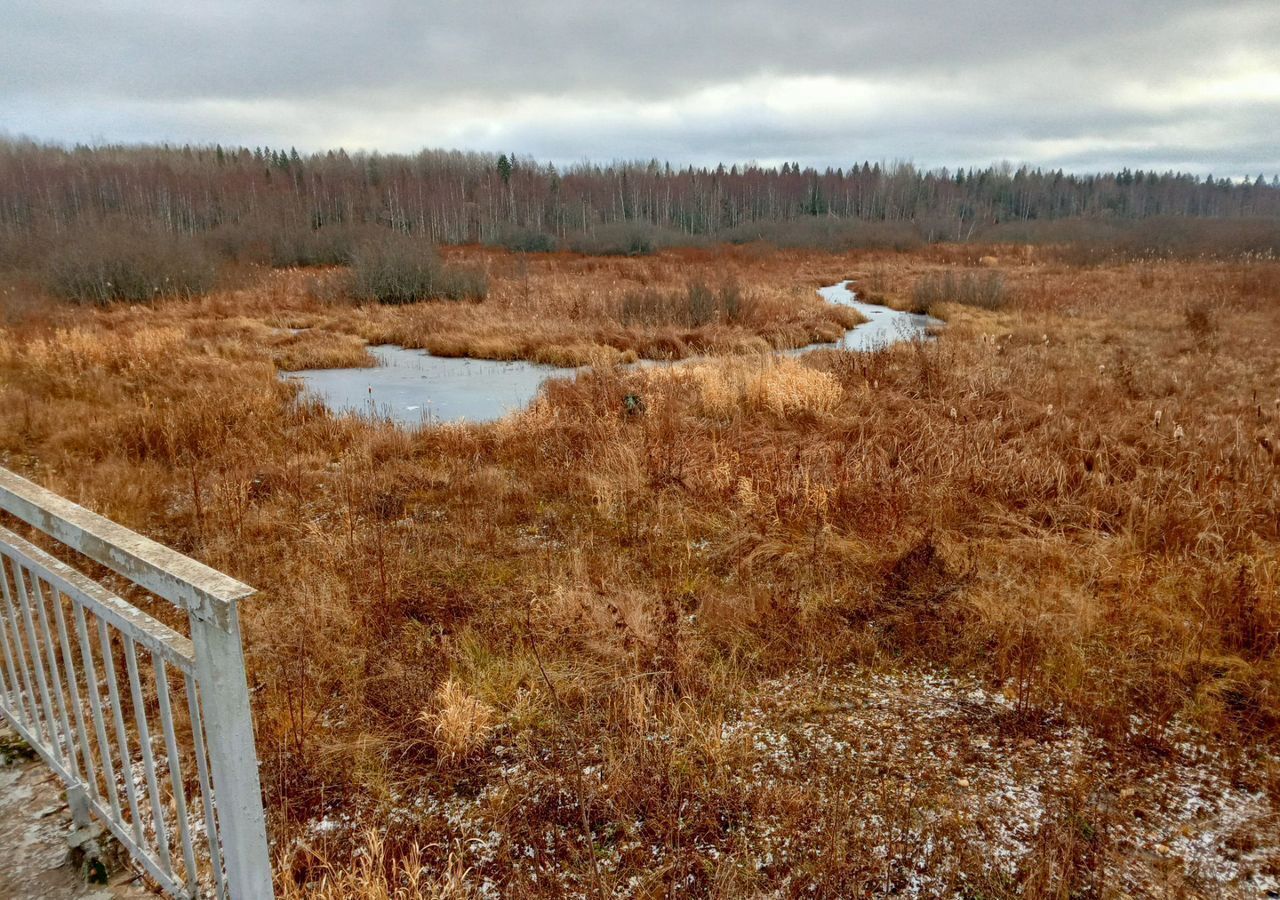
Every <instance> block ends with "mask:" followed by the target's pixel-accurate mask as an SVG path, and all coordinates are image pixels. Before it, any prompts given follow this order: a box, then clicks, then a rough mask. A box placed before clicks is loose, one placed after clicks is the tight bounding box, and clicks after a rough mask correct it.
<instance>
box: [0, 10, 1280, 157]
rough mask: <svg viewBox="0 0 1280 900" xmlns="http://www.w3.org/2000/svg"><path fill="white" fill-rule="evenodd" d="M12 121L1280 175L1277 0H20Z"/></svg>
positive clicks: (284, 141) (231, 135) (157, 137)
mask: <svg viewBox="0 0 1280 900" xmlns="http://www.w3.org/2000/svg"><path fill="white" fill-rule="evenodd" d="M0 22H3V26H2V28H0V31H2V32H3V34H0V133H7V134H8V135H10V136H29V137H34V138H38V139H45V140H56V141H63V142H104V141H105V142H117V141H125V142H137V141H170V142H180V143H181V142H192V143H197V142H198V143H213V142H221V143H223V144H246V145H249V146H253V145H259V144H268V145H271V146H286V147H287V146H291V145H292V146H297V147H298V149H299V150H316V149H326V148H329V147H335V146H344V147H346V148H348V149H355V148H362V149H378V150H384V151H406V150H415V149H417V148H420V147H455V148H464V149H477V150H493V151H499V150H501V151H516V152H519V153H520V154H521V155H534V156H537V157H539V158H543V159H550V160H552V161H555V162H561V163H563V162H570V161H575V160H581V159H583V158H591V159H594V160H602V161H607V160H612V159H619V158H626V159H632V158H644V159H648V158H651V157H657V158H659V159H665V160H670V161H672V162H673V163H682V162H692V163H715V162H720V161H723V162H745V161H748V160H757V161H760V162H763V163H775V162H782V161H784V160H798V161H801V162H804V163H807V164H813V165H817V166H824V165H848V164H849V163H850V162H851V161H854V160H863V159H871V160H886V161H892V160H910V161H914V162H915V163H917V164H918V165H922V166H927V167H933V166H943V165H946V166H956V165H982V164H986V163H989V162H992V161H996V160H1006V159H1007V160H1011V161H1013V162H1015V163H1018V162H1029V163H1032V164H1035V165H1043V166H1052V167H1063V168H1066V169H1069V170H1076V171H1088V170H1100V169H1111V168H1118V167H1122V166H1130V167H1141V168H1159V169H1165V168H1175V169H1181V170H1184V171H1195V172H1199V173H1201V174H1204V173H1213V174H1215V175H1219V176H1221V175H1231V176H1242V175H1256V174H1258V173H1259V172H1265V173H1266V174H1267V175H1268V177H1269V176H1270V175H1271V174H1274V173H1280V2H1278V0H1260V2H1222V0H1219V2H1212V0H1209V2H1198V0H1197V2H1192V0H1159V2H1151V0H1074V2H1063V0H1021V2H993V0H976V2H957V0H897V2H868V0H844V2H835V0H830V2H829V0H773V2H760V0H737V2H733V3H729V2H714V3H712V2H698V0H649V2H646V3H634V2H632V3H626V4H621V3H613V2H608V0H537V2H524V3H500V2H492V0H469V2H452V3H446V2H439V0H417V2H413V0H365V2H358V3H357V2H346V0H307V2H302V0H271V2H261V0H254V2H249V0H203V2H200V3H184V2H180V0H96V2H68V0H0Z"/></svg>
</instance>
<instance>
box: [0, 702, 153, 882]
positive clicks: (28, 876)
mask: <svg viewBox="0 0 1280 900" xmlns="http://www.w3.org/2000/svg"><path fill="white" fill-rule="evenodd" d="M23 750H25V747H22V745H21V744H19V743H18V742H17V738H16V736H15V735H14V734H13V732H12V731H10V730H9V729H8V728H5V727H4V726H3V725H0V897H2V898H4V900H63V898H68V900H70V898H74V900H135V898H142V897H154V896H155V895H153V894H152V893H151V892H150V891H148V890H146V889H145V887H144V886H143V884H142V881H141V879H137V880H135V879H134V877H133V875H132V873H129V872H121V873H115V877H114V878H113V879H112V883H111V884H109V885H91V884H86V883H85V882H84V881H83V880H82V879H81V877H80V873H79V872H78V871H77V867H76V866H75V865H74V864H73V863H72V861H71V856H70V852H69V848H68V845H67V836H68V835H69V834H71V832H72V831H73V830H74V828H73V826H72V822H71V811H70V810H69V809H67V804H66V796H65V794H64V792H63V786H62V782H61V780H60V779H59V778H58V777H57V776H56V775H54V774H53V772H52V770H50V769H49V767H48V766H46V765H45V764H44V763H43V762H42V761H41V760H40V759H39V757H34V756H29V755H27V754H26V753H24V752H21V751H23Z"/></svg>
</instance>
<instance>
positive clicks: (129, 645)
mask: <svg viewBox="0 0 1280 900" xmlns="http://www.w3.org/2000/svg"><path fill="white" fill-rule="evenodd" d="M124 660H125V669H126V670H127V671H128V674H129V693H130V696H132V697H133V717H134V720H135V721H136V722H137V725H138V752H139V754H140V755H141V756H142V773H143V777H145V778H146V782H147V794H148V795H149V796H150V798H151V827H152V828H153V829H154V830H155V835H156V839H155V847H156V849H157V850H159V851H160V862H161V863H163V864H164V869H165V871H166V872H167V873H169V874H170V875H172V874H173V860H172V859H171V858H170V856H169V835H168V832H167V830H166V829H165V825H164V801H163V800H161V799H160V787H159V785H158V784H157V783H156V761H155V753H154V752H153V748H152V746H151V728H150V726H149V725H148V724H147V705H146V701H145V700H144V698H143V696H142V684H141V683H140V682H139V680H138V654H137V651H136V650H135V649H134V646H133V641H131V640H128V639H127V638H126V639H125V642H124Z"/></svg>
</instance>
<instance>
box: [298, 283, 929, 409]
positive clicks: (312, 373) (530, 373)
mask: <svg viewBox="0 0 1280 900" xmlns="http://www.w3.org/2000/svg"><path fill="white" fill-rule="evenodd" d="M818 293H819V294H821V295H822V296H823V298H825V299H826V300H827V302H829V303H835V304H839V305H841V306H850V307H853V308H854V309H856V310H857V311H858V312H859V313H861V314H862V315H863V317H864V318H866V320H867V321H866V322H864V323H863V324H861V325H858V326H857V327H855V328H852V329H850V330H849V331H847V332H846V333H845V335H844V337H843V338H841V339H840V340H839V341H836V342H835V343H830V344H809V345H807V346H805V347H798V348H796V349H794V350H788V351H785V353H784V354H783V355H786V356H801V355H803V354H805V353H808V352H810V351H812V350H817V349H820V348H824V347H825V348H843V349H847V350H874V349H877V348H879V347H884V346H887V345H889V344H893V343H896V342H898V341H905V340H915V339H921V338H924V337H926V336H927V333H928V329H929V328H930V327H931V326H934V325H940V324H941V323H940V322H939V321H938V320H937V319H933V318H930V317H929V316H924V315H917V314H915V313H905V312H900V311H898V310H896V309H890V308H889V307H887V306H877V305H876V304H873V303H863V302H862V301H861V300H858V299H857V297H856V296H855V294H854V292H853V291H851V290H850V289H849V282H848V281H842V282H840V283H839V284H833V285H830V286H829V287H824V288H821V289H819V291H818ZM369 352H370V353H372V354H373V355H374V357H376V358H377V360H378V365H377V366H376V367H374V368H364V369H305V370H303V371H299V372H288V373H285V377H287V378H296V379H298V380H299V381H301V382H303V384H304V385H305V386H306V390H307V391H308V392H310V393H312V394H315V395H316V396H318V397H320V399H321V400H323V401H324V403H325V405H326V406H328V407H329V408H330V409H331V410H333V411H334V412H338V413H358V414H364V415H374V416H380V417H382V416H385V417H387V418H390V419H392V420H393V421H395V422H398V423H400V424H402V425H421V424H424V423H436V422H458V421H465V422H492V421H494V420H495V419H500V418H502V417H503V416H504V415H506V414H508V413H510V412H513V411H515V410H518V409H523V408H524V407H525V406H528V405H529V403H531V402H532V401H533V398H534V397H536V396H537V395H538V389H539V388H540V387H542V384H543V382H545V381H546V380H547V379H549V378H565V377H567V376H569V375H572V374H573V373H574V372H575V371H577V370H576V369H573V368H560V367H557V366H547V365H541V364H538V363H531V362H524V361H515V362H500V361H498V360H492V359H468V358H465V357H447V356H432V355H431V354H430V353H427V352H426V351H425V350H406V349H405V348H404V347H398V346H396V345H394V344H379V345H376V346H371V347H370V348H369ZM682 361H683V360H677V361H675V362H674V363H669V364H679V362H682ZM646 364H647V365H654V364H655V363H653V362H647V363H646Z"/></svg>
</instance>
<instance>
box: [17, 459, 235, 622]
mask: <svg viewBox="0 0 1280 900" xmlns="http://www.w3.org/2000/svg"><path fill="white" fill-rule="evenodd" d="M0 509H5V510H7V511H8V512H10V513H11V514H13V515H15V516H17V517H18V518H19V519H22V520H23V521H24V522H26V523H28V524H30V525H34V526H35V527H36V528H39V529H40V530H41V531H43V532H44V533H45V534H48V535H50V536H52V537H53V538H55V539H57V540H58V541H60V542H62V543H63V544H66V545H67V546H68V547H70V548H71V549H73V550H75V551H77V552H78V553H83V554H84V555H85V556H87V557H89V558H90V559H92V560H94V561H95V562H98V563H101V564H102V565H104V566H106V567H107V568H109V569H112V570H114V571H116V572H118V573H120V574H121V575H123V576H124V577H126V578H128V579H129V580H130V581H132V582H133V583H134V584H137V585H140V586H141V587H144V588H146V589H147V590H149V591H151V592H153V593H154V594H156V595H157V596H160V597H163V598H165V599H166V600H168V601H169V602H170V603H172V604H174V605H175V606H177V607H178V608H180V609H185V610H188V611H189V612H190V613H191V614H192V615H194V616H195V617H197V618H200V619H209V620H211V621H214V622H217V623H220V624H222V625H223V627H226V625H227V622H228V618H229V613H230V611H231V610H232V609H234V608H235V606H236V602H237V601H239V600H243V599H244V598H245V597H248V596H249V595H250V594H252V593H253V588H251V587H249V586H248V585H247V584H242V583H241V582H239V581H236V580H235V579H234V578H231V577H230V576H228V575H224V574H223V573H221V572H219V571H217V570H216V569H211V568H209V567H208V566H206V565H205V564H204V563H201V562H197V561H196V560H194V559H191V558H190V557H189V556H183V555H182V554H181V553H179V552H177V551H176V550H171V549H170V548H168V547H166V546H164V545H163V544H157V543H156V542H155V541H153V540H151V539H150V538H146V537H143V536H142V535H140V534H137V533H136V532H133V531H130V530H129V529H127V528H125V527H124V526H122V525H117V524H116V523H115V522H112V521H111V520H110V519H106V518H103V517H102V516H100V515H98V514H97V513H93V512H90V511H89V510H87V509H85V508H84V507H83V506H79V505H78V504H75V503H72V502H71V501H70V500H67V499H66V498H65V497H59V496H58V495H57V494H55V493H53V492H52V491H49V490H46V489H45V488H42V487H40V485H38V484H36V483H34V482H32V481H28V480H27V479H25V478H23V477H22V476H20V475H17V474H15V473H13V472H10V471H9V470H8V469H3V468H0Z"/></svg>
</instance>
